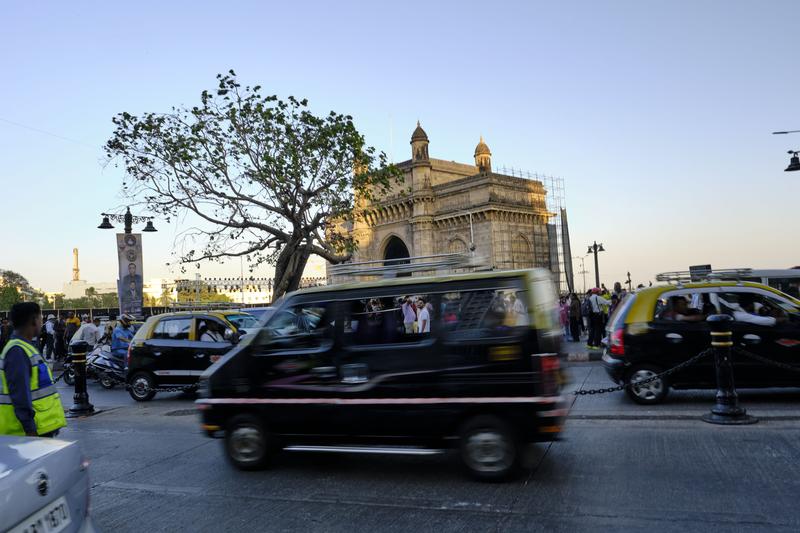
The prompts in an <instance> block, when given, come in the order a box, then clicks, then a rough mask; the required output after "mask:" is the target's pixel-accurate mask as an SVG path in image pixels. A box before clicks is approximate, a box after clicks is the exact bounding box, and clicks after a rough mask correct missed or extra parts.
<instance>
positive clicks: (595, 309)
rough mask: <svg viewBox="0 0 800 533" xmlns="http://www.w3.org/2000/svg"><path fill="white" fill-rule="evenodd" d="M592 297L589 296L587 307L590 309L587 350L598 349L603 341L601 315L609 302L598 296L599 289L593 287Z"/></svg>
mask: <svg viewBox="0 0 800 533" xmlns="http://www.w3.org/2000/svg"><path fill="white" fill-rule="evenodd" d="M591 292H592V295H591V296H589V305H590V306H591V308H592V315H591V320H590V327H589V341H588V348H589V349H598V348H600V346H601V344H602V341H603V314H604V313H605V312H606V309H607V308H608V305H609V302H608V300H606V299H605V298H603V297H602V296H600V289H599V288H597V287H595V288H594V289H592V291H591Z"/></svg>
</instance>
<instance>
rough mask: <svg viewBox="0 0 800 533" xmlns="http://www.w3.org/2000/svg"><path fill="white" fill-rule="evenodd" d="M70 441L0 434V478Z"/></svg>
mask: <svg viewBox="0 0 800 533" xmlns="http://www.w3.org/2000/svg"><path fill="white" fill-rule="evenodd" d="M71 444H72V443H71V442H67V441H63V440H58V439H43V438H40V437H3V436H0V480H2V479H3V478H4V477H6V476H9V475H11V473H12V472H13V471H14V470H19V469H21V468H22V467H24V466H25V465H27V464H29V463H33V462H35V461H37V460H39V459H41V458H42V457H45V456H47V455H50V454H52V453H56V452H57V451H59V450H62V449H64V448H66V447H68V446H70V445H71Z"/></svg>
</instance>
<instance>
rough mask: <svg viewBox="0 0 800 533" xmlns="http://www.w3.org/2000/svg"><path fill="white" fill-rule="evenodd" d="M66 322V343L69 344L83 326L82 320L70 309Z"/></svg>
mask: <svg viewBox="0 0 800 533" xmlns="http://www.w3.org/2000/svg"><path fill="white" fill-rule="evenodd" d="M64 323H65V326H64V345H65V346H69V343H70V341H71V340H72V337H73V336H74V335H75V332H76V331H78V328H80V327H81V321H80V320H79V319H78V317H76V316H75V312H74V311H70V312H69V316H68V317H67V320H65V321H64Z"/></svg>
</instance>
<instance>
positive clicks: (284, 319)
mask: <svg viewBox="0 0 800 533" xmlns="http://www.w3.org/2000/svg"><path fill="white" fill-rule="evenodd" d="M555 301H556V300H555V291H554V290H553V286H552V283H551V281H550V277H549V273H547V272H546V271H540V270H524V271H512V272H485V273H477V274H463V275H452V276H439V277H398V278H395V279H384V280H381V281H365V282H361V283H352V284H342V285H333V286H325V287H315V288H309V289H302V290H299V291H297V292H294V293H292V294H289V295H287V296H286V297H285V298H284V300H283V301H282V302H280V303H279V304H278V306H277V308H276V309H275V311H274V312H273V313H272V315H271V316H270V317H269V318H268V319H266V321H265V323H264V326H263V327H262V329H261V330H259V332H258V333H256V335H254V336H252V337H250V338H248V339H247V340H245V341H243V342H241V343H240V344H239V345H238V346H237V347H235V348H234V349H233V350H231V351H230V352H229V353H228V355H226V356H225V357H224V358H223V359H222V360H221V361H219V362H218V363H217V364H215V365H214V366H212V367H211V368H209V369H208V370H207V371H206V372H205V373H204V374H203V376H202V378H201V384H200V389H199V394H200V399H198V400H197V404H198V407H199V409H200V411H201V415H202V424H203V429H204V430H205V431H206V432H207V434H208V435H209V436H212V437H224V438H225V450H226V453H227V457H228V459H229V460H230V461H231V462H232V463H233V464H234V465H235V466H237V467H239V468H241V469H255V468H260V467H263V466H265V464H266V463H267V462H268V460H269V458H270V456H271V455H272V453H274V452H276V451H277V450H281V449H288V450H291V451H312V450H313V451H330V452H348V453H359V452H364V453H388V454H392V453H396V454H409V455H425V454H432V453H438V452H440V451H442V450H444V449H445V448H447V447H453V446H455V447H457V448H459V449H460V451H461V457H462V462H463V463H464V465H465V466H466V468H467V469H468V471H469V472H471V473H472V474H473V475H474V476H475V477H477V478H480V479H500V478H504V477H506V476H508V475H510V474H511V473H512V472H513V471H514V470H515V469H516V466H517V465H518V464H519V459H520V456H521V455H522V446H523V445H524V444H526V443H529V442H533V441H551V440H554V439H555V438H557V436H558V434H559V432H560V431H561V427H562V424H563V418H564V416H565V415H566V409H565V403H564V398H563V397H562V396H561V383H562V381H561V372H560V365H559V357H558V351H559V339H560V335H559V331H558V324H557V320H556V318H555V308H556V304H555Z"/></svg>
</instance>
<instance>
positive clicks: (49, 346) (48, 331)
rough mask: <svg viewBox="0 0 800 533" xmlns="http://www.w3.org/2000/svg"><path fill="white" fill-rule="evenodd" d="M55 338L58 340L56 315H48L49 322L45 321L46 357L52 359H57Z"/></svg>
mask: <svg viewBox="0 0 800 533" xmlns="http://www.w3.org/2000/svg"><path fill="white" fill-rule="evenodd" d="M55 340H56V315H54V314H52V313H51V314H49V315H47V322H45V323H44V357H45V359H50V360H51V361H52V360H53V359H55Z"/></svg>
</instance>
